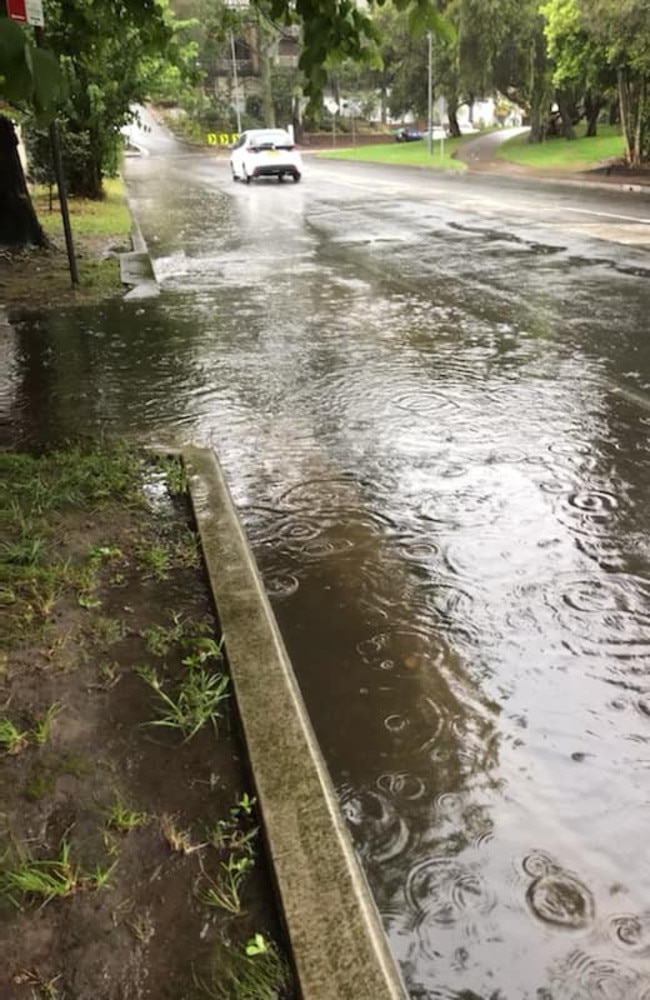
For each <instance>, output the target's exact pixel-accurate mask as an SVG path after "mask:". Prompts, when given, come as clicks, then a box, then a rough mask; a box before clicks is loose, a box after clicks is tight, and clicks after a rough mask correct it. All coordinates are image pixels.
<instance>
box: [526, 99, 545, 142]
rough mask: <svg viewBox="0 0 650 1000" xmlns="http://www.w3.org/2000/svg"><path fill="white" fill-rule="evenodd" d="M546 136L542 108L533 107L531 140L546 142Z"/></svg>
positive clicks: (531, 112)
mask: <svg viewBox="0 0 650 1000" xmlns="http://www.w3.org/2000/svg"><path fill="white" fill-rule="evenodd" d="M545 138H546V129H545V126H544V115H543V114H542V109H541V108H539V107H537V108H531V109H530V132H529V133H528V141H529V142H544V139H545Z"/></svg>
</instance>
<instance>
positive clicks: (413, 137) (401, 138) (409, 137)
mask: <svg viewBox="0 0 650 1000" xmlns="http://www.w3.org/2000/svg"><path fill="white" fill-rule="evenodd" d="M421 138H422V133H421V132H420V131H419V129H417V128H399V129H398V130H397V132H396V133H395V140H396V141H397V142H417V140H418V139H421Z"/></svg>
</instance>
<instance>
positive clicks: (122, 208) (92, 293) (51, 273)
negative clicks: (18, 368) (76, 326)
mask: <svg viewBox="0 0 650 1000" xmlns="http://www.w3.org/2000/svg"><path fill="white" fill-rule="evenodd" d="M105 191H106V197H105V198H104V199H103V200H102V201H90V200H88V199H85V198H71V199H70V203H69V208H70V221H71V226H72V234H73V239H74V243H75V253H76V257H77V266H78V270H79V281H80V285H79V288H77V289H74V288H73V287H72V285H71V282H70V272H69V270H68V258H67V254H66V248H65V240H64V235H63V222H62V220H61V214H60V211H59V203H58V199H57V198H56V194H55V193H54V195H53V201H52V209H51V210H50V193H49V191H48V189H47V188H46V187H41V186H39V187H36V188H34V189H33V191H32V200H33V203H34V208H35V209H36V214H37V216H38V219H39V221H40V223H41V225H42V226H43V229H44V230H45V232H46V234H47V236H48V237H49V238H50V240H51V241H52V247H51V248H50V249H47V250H36V249H28V250H22V251H18V252H16V253H4V254H0V299H2V301H3V303H5V304H6V305H8V306H9V307H10V308H13V309H16V308H18V307H24V308H25V307H26V308H35V307H39V308H40V307H42V304H43V303H44V302H45V303H47V304H48V306H49V307H50V308H51V307H53V306H54V307H56V306H60V305H67V304H72V303H75V302H88V301H91V302H92V301H98V300H99V299H102V298H105V297H106V296H108V295H114V294H116V293H117V292H119V291H120V290H121V289H122V288H123V286H122V284H121V282H120V269H119V260H118V257H117V254H118V253H120V252H122V251H124V250H129V249H130V248H131V239H130V230H131V217H130V214H129V209H128V206H127V203H126V197H125V191H124V185H123V182H122V180H121V179H120V178H113V179H111V180H107V181H105Z"/></svg>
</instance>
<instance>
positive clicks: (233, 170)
mask: <svg viewBox="0 0 650 1000" xmlns="http://www.w3.org/2000/svg"><path fill="white" fill-rule="evenodd" d="M230 169H231V171H232V179H233V180H234V181H238V180H239V178H238V176H237V174H236V173H235V168H234V167H233V165H232V164H231V165H230Z"/></svg>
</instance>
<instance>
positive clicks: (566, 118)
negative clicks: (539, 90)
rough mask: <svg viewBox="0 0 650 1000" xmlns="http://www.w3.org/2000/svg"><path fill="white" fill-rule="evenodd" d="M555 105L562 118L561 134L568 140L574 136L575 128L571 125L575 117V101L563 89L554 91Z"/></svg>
mask: <svg viewBox="0 0 650 1000" xmlns="http://www.w3.org/2000/svg"><path fill="white" fill-rule="evenodd" d="M556 100H557V106H558V109H559V112H560V118H561V119H562V136H563V137H564V138H565V139H568V140H569V141H572V140H574V139H575V137H576V130H575V128H574V127H573V120H574V117H575V102H574V101H573V100H572V99H571V98H570V97H569V96H568V95H567V94H565V93H564V92H563V91H561V90H558V91H557V93H556Z"/></svg>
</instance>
